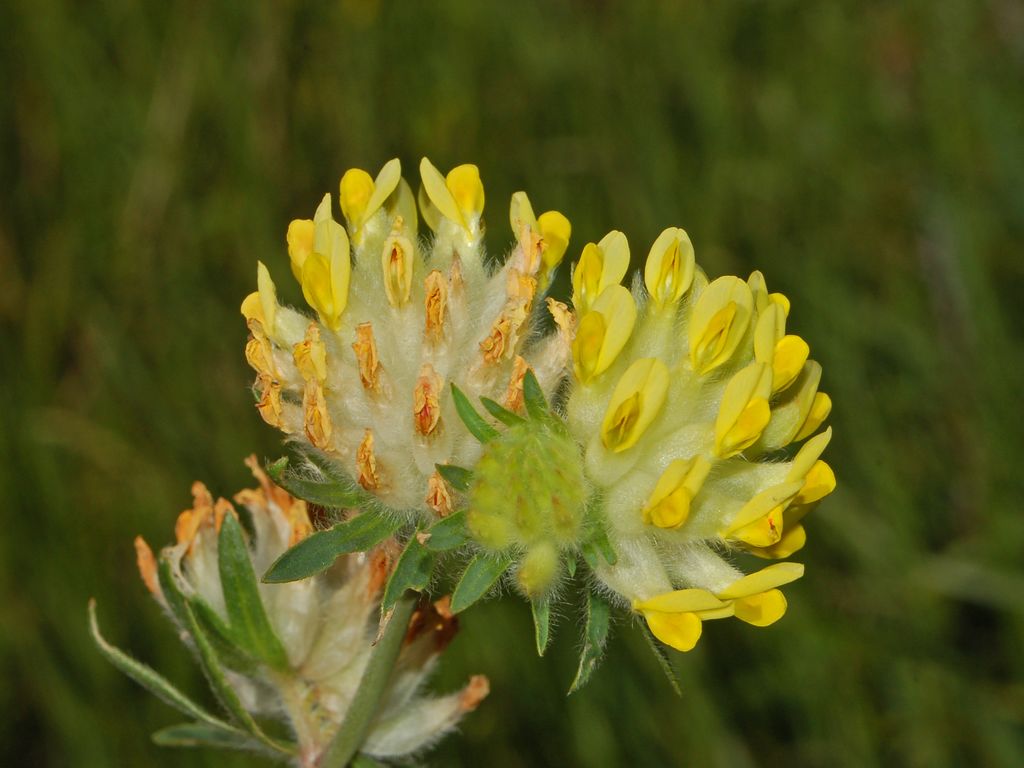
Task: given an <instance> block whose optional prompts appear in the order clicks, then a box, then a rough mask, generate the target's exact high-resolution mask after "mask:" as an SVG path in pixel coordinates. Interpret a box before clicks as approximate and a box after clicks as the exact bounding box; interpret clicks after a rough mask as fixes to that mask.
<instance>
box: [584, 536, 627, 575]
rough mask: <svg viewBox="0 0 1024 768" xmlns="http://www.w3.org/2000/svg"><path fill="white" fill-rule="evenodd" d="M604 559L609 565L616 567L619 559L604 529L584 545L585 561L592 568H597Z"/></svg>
mask: <svg viewBox="0 0 1024 768" xmlns="http://www.w3.org/2000/svg"><path fill="white" fill-rule="evenodd" d="M602 558H603V559H604V561H605V562H606V563H608V565H615V563H616V562H618V559H619V557H618V555H617V554H616V553H615V548H614V547H613V546H612V543H611V542H610V541H609V540H608V534H607V533H606V532H605V531H604V529H603V528H602V529H600V530H598V531H597V533H595V534H594V535H592V536H591V537H590V539H589V540H588V541H586V542H584V544H583V559H584V560H586V561H587V564H588V565H589V566H590V567H591V568H597V567H598V566H599V565H600V564H601V559H602Z"/></svg>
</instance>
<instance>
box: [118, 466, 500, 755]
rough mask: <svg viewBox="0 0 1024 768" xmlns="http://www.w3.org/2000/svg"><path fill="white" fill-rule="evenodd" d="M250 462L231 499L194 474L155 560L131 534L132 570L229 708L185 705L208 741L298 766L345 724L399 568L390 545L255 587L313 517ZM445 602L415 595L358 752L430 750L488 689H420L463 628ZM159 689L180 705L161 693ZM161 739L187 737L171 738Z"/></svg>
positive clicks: (481, 680)
mask: <svg viewBox="0 0 1024 768" xmlns="http://www.w3.org/2000/svg"><path fill="white" fill-rule="evenodd" d="M247 463H248V464H249V466H250V467H251V468H252V471H253V474H254V475H255V477H256V479H257V480H258V481H259V487H257V488H253V489H247V490H243V491H241V492H240V493H238V494H236V496H235V498H234V501H235V504H232V503H231V502H229V501H227V500H226V499H223V498H220V499H217V500H216V501H214V499H213V497H212V495H211V494H210V492H209V491H208V490H207V489H206V487H205V486H204V485H203V484H202V483H198V482H197V483H195V484H194V485H193V488H192V494H193V497H194V498H193V505H192V507H191V508H189V509H187V510H185V511H184V512H182V513H181V514H180V515H179V516H178V520H177V523H176V525H175V528H174V532H175V543H174V544H173V545H171V546H169V547H167V548H165V549H164V550H163V551H162V552H161V553H160V555H159V559H158V557H157V556H156V555H154V553H153V551H152V549H151V548H150V547H149V545H148V544H146V542H145V541H144V540H143V539H142V538H141V537H139V538H136V540H135V549H136V554H137V560H138V567H139V571H140V573H141V576H142V579H143V581H144V582H145V584H146V587H147V588H148V589H149V591H150V592H151V593H152V595H153V596H154V597H155V598H156V600H157V602H158V603H159V604H160V605H161V606H162V607H163V608H164V609H165V611H166V613H167V614H168V615H169V616H170V617H171V619H172V620H173V621H174V622H175V624H176V625H177V627H178V629H179V630H180V633H181V636H182V638H183V639H185V641H186V643H187V644H188V645H189V646H190V647H191V648H192V649H193V650H194V651H195V652H196V655H197V656H198V658H199V660H200V662H201V664H202V666H203V668H204V672H205V673H206V675H207V677H208V678H209V679H210V681H211V684H212V685H213V687H214V689H215V692H216V693H217V694H218V698H219V699H220V700H221V703H222V704H223V705H224V708H225V709H226V710H227V712H228V713H229V714H230V715H232V719H233V721H234V722H233V723H230V724H229V723H224V722H222V721H219V720H214V719H213V718H212V716H209V715H203V714H197V713H196V712H195V711H188V710H187V709H186V711H187V712H188V714H191V715H193V717H194V718H196V719H197V720H199V721H200V723H199V724H200V725H204V726H205V727H206V729H207V730H206V732H204V734H205V735H207V736H208V735H209V731H210V730H211V729H212V730H213V731H214V732H215V733H214V735H215V736H216V737H217V738H216V741H214V742H213V743H215V744H217V745H220V746H236V747H243V748H247V749H256V750H259V751H263V752H266V753H269V754H271V755H273V756H277V757H279V758H281V757H288V758H291V759H292V760H294V761H295V764H297V765H299V766H315V765H319V764H320V760H321V758H322V756H323V754H324V753H325V751H326V749H327V748H328V746H329V744H330V743H331V740H332V739H333V738H334V737H335V735H336V733H337V731H338V729H339V726H340V725H341V724H342V722H343V721H344V720H345V716H346V714H347V712H348V709H349V707H350V706H351V705H352V703H353V700H354V699H355V697H356V692H357V690H358V687H359V685H360V681H361V680H362V678H363V676H364V673H365V670H366V667H367V664H368V661H369V658H370V655H371V652H372V646H373V638H374V634H375V633H376V632H377V619H378V618H379V615H380V598H381V591H382V587H383V585H384V583H385V581H386V579H387V577H388V574H389V571H390V569H391V568H392V566H393V561H394V557H393V551H394V542H386V543H385V544H383V545H381V546H379V547H376V548H375V549H373V550H372V551H370V552H367V553H359V554H352V555H348V556H346V557H343V558H339V559H338V560H337V561H336V562H335V563H334V565H333V567H332V568H330V569H329V570H327V571H325V572H324V573H322V574H320V575H318V576H316V577H314V578H311V579H307V580H304V581H296V582H291V583H288V584H258V582H257V579H256V574H258V573H262V572H263V571H265V570H266V569H267V567H268V566H269V565H270V564H271V563H272V562H273V561H274V560H275V559H277V558H278V557H279V556H280V555H281V553H282V552H284V551H285V550H286V549H288V547H289V546H293V545H295V544H296V543H298V542H301V541H302V540H304V539H305V538H306V537H307V536H308V535H309V534H310V533H311V532H312V530H313V527H312V525H311V522H310V518H309V514H308V510H307V505H306V503H305V502H304V501H302V500H300V499H296V498H293V497H292V496H291V495H290V494H288V493H287V492H286V491H284V490H283V489H282V488H280V487H278V486H276V485H275V484H274V483H272V482H271V481H270V479H269V478H268V477H267V475H266V474H265V473H264V472H263V470H262V469H261V468H260V467H259V465H258V464H257V463H256V459H255V457H252V458H250V459H249V460H248V461H247ZM236 505H237V508H236ZM239 510H241V514H240V512H239ZM243 521H244V523H245V525H246V526H247V527H248V528H249V529H250V530H251V533H246V531H245V528H244V527H243V525H242V523H243ZM447 606H448V600H447V599H443V600H440V601H438V602H437V603H435V604H431V603H429V602H426V601H421V603H420V604H419V606H418V608H417V609H416V612H415V613H414V614H413V615H412V619H411V622H410V624H409V626H408V629H407V630H406V631H405V637H404V641H403V645H402V648H401V651H400V654H399V656H398V661H397V664H396V671H395V673H394V675H393V677H392V678H391V679H390V682H389V683H388V686H387V689H386V691H385V693H384V696H383V699H382V704H381V706H380V708H379V710H378V712H377V713H376V715H375V717H374V719H373V720H372V723H371V725H370V727H369V729H368V733H367V735H366V737H365V740H363V741H362V742H361V744H360V745H359V750H360V752H362V753H363V754H366V755H370V756H373V757H376V758H381V759H391V758H399V757H404V756H407V755H410V754H415V753H419V752H422V751H423V750H424V749H425V748H426V747H428V746H429V745H431V744H433V743H434V742H436V741H437V740H438V739H439V738H441V736H442V735H443V734H445V733H446V732H448V731H450V730H451V729H452V728H453V727H454V726H455V724H456V723H458V721H459V720H460V719H461V718H462V717H463V715H465V714H466V713H467V712H469V711H471V710H473V709H475V708H476V706H477V704H478V703H479V702H480V701H481V700H482V699H483V698H484V697H485V696H486V695H487V692H488V683H487V679H486V678H485V677H483V676H476V677H474V678H473V679H472V680H471V681H470V682H469V684H468V685H467V686H466V687H465V688H464V689H463V690H462V691H460V692H456V693H453V694H449V695H447V696H442V697H438V698H435V697H430V696H428V695H425V694H423V693H422V691H421V688H422V683H423V681H424V680H425V678H426V677H427V676H428V675H429V674H430V672H431V670H432V669H433V667H434V664H435V661H436V659H437V657H438V655H439V654H440V653H441V651H442V650H444V648H445V647H446V646H447V645H448V643H449V642H450V640H451V639H452V637H453V635H454V634H455V631H456V630H457V623H456V619H455V618H454V617H453V616H452V615H451V613H450V611H449V610H448V607H447ZM101 647H104V646H103V645H102V644H101ZM107 650H108V651H109V652H111V653H116V649H114V650H111V649H109V648H108V649H107ZM126 671H129V672H130V670H126ZM137 679H138V678H137ZM141 682H144V683H145V682H146V681H145V680H142V681H141ZM150 687H152V686H150ZM156 692H157V693H161V690H159V689H158V690H156ZM178 696H179V697H180V696H181V695H180V694H178ZM162 697H163V698H165V699H168V698H171V699H172V700H171V701H170V703H172V704H173V703H175V701H174V698H175V697H173V696H172V697H169V696H168V695H167V694H166V691H163V696H162ZM192 707H193V708H196V709H197V707H196V705H192ZM257 718H259V719H260V720H266V719H269V720H278V721H281V722H282V723H283V724H284V725H285V726H286V727H287V728H288V730H289V732H290V735H291V737H293V738H277V737H272V736H270V735H268V733H267V731H265V730H264V729H263V727H262V726H261V725H259V724H258V720H257ZM207 721H210V722H207ZM196 727H197V726H195V725H193V726H189V728H191V729H195V728H196ZM191 732H192V731H188V733H191ZM165 742H166V743H172V744H173V743H181V742H180V741H175V737H173V735H172V736H171V737H168V738H166V739H165Z"/></svg>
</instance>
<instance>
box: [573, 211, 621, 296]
mask: <svg viewBox="0 0 1024 768" xmlns="http://www.w3.org/2000/svg"><path fill="white" fill-rule="evenodd" d="M628 268H629V243H628V242H627V241H626V236H625V235H624V234H622V233H621V232H619V231H617V230H615V231H612V232H609V233H608V234H607V235H605V236H604V237H603V238H601V242H600V243H587V245H586V246H584V248H583V253H582V255H581V256H580V260H579V262H578V263H577V264H576V268H575V269H574V270H573V273H572V289H573V293H572V301H573V306H575V308H576V311H577V312H580V313H583V312H586V311H587V310H589V309H590V308H591V307H592V306H593V304H594V302H595V301H597V297H598V296H600V295H601V293H602V292H603V291H604V289H605V288H607V287H608V286H610V285H616V284H618V283H619V282H621V281H622V278H623V276H624V275H625V274H626V270H627V269H628Z"/></svg>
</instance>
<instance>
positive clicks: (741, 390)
mask: <svg viewBox="0 0 1024 768" xmlns="http://www.w3.org/2000/svg"><path fill="white" fill-rule="evenodd" d="M771 382H772V372H771V368H769V367H768V366H767V365H764V364H763V363H751V364H750V365H748V366H747V367H746V368H744V369H743V370H741V371H740V372H739V373H737V374H736V375H735V376H733V377H732V379H731V380H730V381H729V383H728V384H727V385H726V387H725V392H724V393H723V394H722V402H721V405H719V408H718V416H717V417H716V418H715V454H716V455H717V456H719V457H720V458H727V457H729V456H735V455H736V454H737V453H739V452H740V451H742V450H744V449H745V448H748V447H749V446H751V445H753V444H754V443H755V442H756V441H757V439H758V438H759V437H760V436H761V432H762V431H763V430H764V428H765V427H766V426H767V425H768V422H769V420H770V419H771V409H770V408H769V406H768V397H769V396H770V395H771Z"/></svg>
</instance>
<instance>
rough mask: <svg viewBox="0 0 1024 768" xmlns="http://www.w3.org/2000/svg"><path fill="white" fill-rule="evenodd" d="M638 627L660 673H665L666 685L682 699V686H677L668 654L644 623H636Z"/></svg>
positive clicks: (676, 678)
mask: <svg viewBox="0 0 1024 768" xmlns="http://www.w3.org/2000/svg"><path fill="white" fill-rule="evenodd" d="M637 624H639V625H640V634H642V635H643V636H644V640H646V641H647V645H648V647H650V649H651V653H653V654H654V658H656V659H657V660H658V666H660V667H661V671H662V672H664V673H665V677H666V678H668V684H669V685H670V686H671V687H672V690H673V691H675V692H676V696H678V697H679V698H682V697H683V689H682V686H680V685H679V677H678V676H677V675H676V670H675V667H673V666H672V660H671V659H669V657H668V654H667V653H666V652H665V647H664V646H663V645H662V644H661V643H659V642H658V639H657V638H656V637H655V636H654V635H652V634H651V630H650V628H649V627H648V626H647V622H646V621H642V620H641V621H637Z"/></svg>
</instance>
